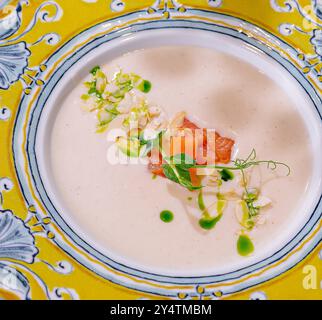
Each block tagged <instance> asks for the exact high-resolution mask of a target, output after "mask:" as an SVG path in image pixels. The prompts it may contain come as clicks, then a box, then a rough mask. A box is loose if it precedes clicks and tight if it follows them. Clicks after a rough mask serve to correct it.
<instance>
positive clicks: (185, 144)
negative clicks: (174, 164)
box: [148, 117, 235, 185]
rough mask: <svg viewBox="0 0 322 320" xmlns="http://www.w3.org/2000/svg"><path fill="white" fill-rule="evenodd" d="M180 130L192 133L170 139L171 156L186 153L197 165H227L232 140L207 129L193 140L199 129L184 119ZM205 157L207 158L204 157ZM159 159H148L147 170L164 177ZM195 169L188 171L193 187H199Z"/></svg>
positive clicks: (232, 144)
mask: <svg viewBox="0 0 322 320" xmlns="http://www.w3.org/2000/svg"><path fill="white" fill-rule="evenodd" d="M180 129H182V130H184V129H190V130H191V131H192V132H190V133H185V134H184V136H183V137H174V138H173V139H171V148H170V150H171V151H170V154H171V155H175V154H179V153H187V154H189V155H190V156H191V157H192V158H194V159H195V160H196V162H197V164H207V163H208V164H210V163H209V159H213V160H214V161H210V162H211V163H214V162H215V163H224V164H227V163H229V162H230V160H231V154H232V148H233V146H234V144H235V141H234V140H232V139H230V138H226V137H222V136H221V135H220V134H219V133H217V132H215V131H207V129H203V131H202V135H201V134H200V137H199V138H197V139H195V138H194V137H195V130H197V129H200V128H199V127H198V126H197V125H196V124H195V123H193V122H192V121H190V120H189V119H187V118H186V117H185V118H184V120H183V123H182V126H181V127H180V128H179V130H180ZM185 140H186V141H185ZM195 141H197V143H198V146H197V148H195ZM206 155H208V156H207V157H206ZM159 159H160V161H155V159H154V160H152V159H151V158H150V163H149V166H148V169H149V170H150V171H151V172H152V173H153V174H155V175H158V176H162V177H165V175H164V172H163V168H162V162H163V161H162V157H161V156H160V158H159ZM207 159H208V162H207ZM195 169H196V168H191V169H190V170H189V172H190V177H191V182H192V183H193V184H194V185H200V180H199V177H198V176H197V174H196V170H195Z"/></svg>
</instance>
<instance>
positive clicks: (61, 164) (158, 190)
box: [50, 47, 311, 274]
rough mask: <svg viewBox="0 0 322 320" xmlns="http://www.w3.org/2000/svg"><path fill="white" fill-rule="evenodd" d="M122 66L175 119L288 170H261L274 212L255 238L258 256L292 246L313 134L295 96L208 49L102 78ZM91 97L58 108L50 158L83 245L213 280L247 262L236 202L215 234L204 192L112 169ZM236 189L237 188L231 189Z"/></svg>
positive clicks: (143, 55) (158, 54) (133, 63)
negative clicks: (201, 199)
mask: <svg viewBox="0 0 322 320" xmlns="http://www.w3.org/2000/svg"><path fill="white" fill-rule="evenodd" d="M119 67H120V68H122V70H123V71H124V72H135V73H137V74H139V75H140V76H142V77H143V78H145V79H149V80H150V81H151V83H152V86H153V87H152V90H151V91H150V92H149V93H148V94H147V98H148V100H149V101H150V102H151V103H153V104H155V105H158V106H160V107H162V109H163V110H165V111H166V113H167V114H168V115H169V117H171V116H173V115H174V114H176V113H178V112H180V111H182V110H184V111H185V112H186V113H187V114H189V115H190V116H191V118H193V119H195V121H196V122H198V124H199V125H200V126H204V127H208V128H216V130H218V131H219V132H220V133H221V134H224V135H225V136H228V137H232V138H233V139H234V140H235V147H234V154H233V157H240V158H246V157H247V156H248V154H249V153H250V152H251V150H252V149H253V148H255V149H256V151H257V156H258V158H259V159H266V160H270V159H274V160H277V161H281V162H283V163H287V165H289V166H290V168H291V175H290V176H288V177H286V176H285V174H283V172H280V171H283V168H281V170H278V172H271V171H270V170H267V169H266V167H265V166H264V167H261V168H260V169H259V168H254V170H253V174H252V179H254V180H253V181H252V182H251V183H252V184H254V185H256V186H257V185H259V186H260V188H261V191H262V193H263V194H264V195H265V196H266V197H268V198H269V199H270V200H271V202H272V203H271V205H270V206H269V207H268V208H265V210H263V211H262V213H261V215H262V217H261V219H260V221H259V223H258V224H257V225H256V227H254V228H253V229H252V230H251V231H250V232H249V237H250V238H251V239H252V242H253V244H254V247H255V250H254V252H253V254H252V255H257V254H262V253H263V252H268V251H269V249H270V243H271V242H272V239H277V238H279V237H282V235H283V233H284V232H285V230H287V227H288V225H289V224H290V222H291V221H292V220H294V219H297V218H298V217H299V216H300V215H301V212H299V210H297V208H298V207H299V206H300V204H301V201H302V198H303V196H304V193H305V189H306V186H307V184H308V180H309V177H310V175H311V172H310V165H308V164H310V162H311V156H310V152H311V151H310V145H309V139H308V133H307V130H306V128H305V126H304V123H303V122H302V119H301V116H300V115H299V113H298V112H297V111H296V109H295V108H294V101H292V98H291V96H290V95H288V94H287V93H286V92H284V91H283V90H282V89H281V87H280V86H279V85H278V84H276V83H275V82H273V81H272V80H271V79H270V78H269V77H268V76H267V75H265V74H264V73H263V72H260V71H259V70H257V69H256V68H254V67H253V66H252V65H250V64H247V63H245V62H243V61H241V60H239V59H237V58H235V57H233V56H230V55H227V54H223V53H220V52H216V51H214V50H210V49H206V48H197V47H161V48H152V49H146V50H139V51H135V52H131V53H129V54H126V55H124V56H122V57H119V58H117V59H115V60H114V61H112V62H108V63H107V64H106V65H104V66H102V69H103V70H104V72H106V73H107V74H114V73H115V72H116V71H117V70H118V68H119ZM86 80H87V79H84V81H86ZM84 92H86V89H85V88H84V85H83V83H79V85H77V86H76V87H75V88H74V89H73V90H72V91H71V92H70V93H69V95H68V96H66V99H65V100H64V103H63V104H62V105H60V106H57V108H58V109H59V111H58V115H57V118H56V120H55V124H54V127H53V131H52V136H51V155H50V157H51V165H52V170H53V176H54V178H55V183H56V185H57V189H58V190H59V195H60V198H61V199H62V201H63V203H64V205H65V206H66V208H68V212H69V214H70V216H71V219H72V221H73V222H74V223H75V225H76V226H77V229H78V231H79V232H81V233H82V237H85V238H86V240H87V241H89V242H90V243H95V246H96V247H99V248H100V250H101V251H103V252H105V253H107V254H109V255H110V256H112V257H113V258H115V259H117V260H119V261H122V262H124V261H127V262H128V263H129V264H131V265H134V266H140V267H142V268H144V269H146V270H152V271H154V270H165V271H167V272H168V273H171V272H174V273H176V274H186V273H188V274H200V272H204V273H208V272H209V273H211V272H215V271H219V270H222V269H224V268H225V267H227V265H229V266H233V265H234V264H238V263H239V261H240V260H241V259H246V260H247V259H248V257H241V256H240V255H239V254H238V252H237V250H236V242H237V239H238V234H239V232H240V230H241V227H240V224H239V223H238V221H237V219H236V215H235V203H233V202H228V205H227V208H226V210H225V212H224V214H223V217H222V219H221V220H220V222H218V224H217V225H216V227H215V228H214V229H212V230H203V229H202V228H200V227H199V225H198V217H197V213H196V211H195V203H196V201H197V199H196V198H197V193H196V192H192V193H189V191H187V190H186V189H184V188H182V187H181V186H180V185H178V184H175V183H173V182H171V181H169V180H167V179H164V178H161V177H158V178H156V179H152V178H151V173H150V172H149V171H148V169H147V166H146V165H144V164H141V165H131V164H128V165H122V164H116V165H112V164H111V163H109V162H108V161H107V153H108V150H109V148H110V146H111V142H110V141H108V139H107V135H108V131H107V132H105V133H100V134H99V133H96V132H95V125H96V117H95V115H93V114H92V113H88V112H86V111H84V110H83V109H82V108H81V106H82V104H83V101H82V100H81V98H80V97H81V96H82V94H84ZM115 126H116V124H112V126H111V127H112V128H113V127H115ZM230 187H231V185H230V183H227V185H226V186H225V187H224V188H226V191H229V188H230ZM212 196H213V195H211V194H208V195H206V196H205V201H208V200H207V197H212ZM163 210H170V211H171V212H172V213H173V215H174V219H173V220H172V221H171V223H164V222H163V221H162V220H161V219H160V212H161V211H163Z"/></svg>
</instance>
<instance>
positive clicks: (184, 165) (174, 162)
mask: <svg viewBox="0 0 322 320" xmlns="http://www.w3.org/2000/svg"><path fill="white" fill-rule="evenodd" d="M163 159H164V160H165V161H166V164H163V165H162V168H163V172H164V174H165V176H166V177H167V178H168V179H169V180H171V181H174V182H176V183H179V184H180V185H182V186H183V187H185V188H187V189H188V190H190V191H192V190H198V189H200V188H201V186H194V185H193V184H192V181H191V176H190V172H189V169H190V168H193V167H194V165H195V164H196V161H195V160H193V159H192V158H191V157H190V156H188V155H186V154H184V153H182V154H178V155H175V156H172V157H170V158H168V157H163Z"/></svg>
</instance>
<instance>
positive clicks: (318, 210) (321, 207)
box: [13, 10, 322, 296]
mask: <svg viewBox="0 0 322 320" xmlns="http://www.w3.org/2000/svg"><path fill="white" fill-rule="evenodd" d="M189 12H194V13H197V14H199V15H201V16H202V15H203V16H207V15H208V16H210V17H214V16H220V17H226V18H229V19H231V20H233V21H234V22H241V21H242V20H240V19H237V18H234V17H231V16H227V15H224V14H214V13H213V12H208V11H202V10H189ZM142 13H145V12H144V11H139V12H136V13H131V14H127V15H124V16H123V17H121V18H117V19H122V18H123V19H124V18H126V17H129V18H131V19H132V18H136V17H139V16H140V14H142ZM113 20H115V19H112V20H107V21H109V22H111V21H113ZM107 21H105V22H102V23H100V24H98V25H96V26H93V27H91V28H89V29H87V30H85V31H83V32H82V33H81V34H79V35H77V36H75V37H74V38H73V39H71V40H70V41H69V42H67V43H66V44H65V45H64V46H63V47H62V48H60V49H58V50H57V51H56V52H55V53H54V54H53V55H52V56H51V57H50V58H48V60H47V62H45V64H46V65H48V64H50V63H52V62H55V59H56V57H59V56H60V55H62V54H63V53H64V52H65V51H66V50H67V49H68V46H69V45H73V44H75V43H77V41H78V39H80V38H81V37H82V36H84V35H86V34H91V32H92V31H93V30H95V29H96V28H99V27H100V26H101V25H102V24H104V23H106V22H107ZM243 23H244V24H245V23H247V25H248V26H250V27H254V26H253V25H252V24H250V23H248V22H245V21H243ZM165 28H173V29H174V28H180V29H182V28H188V29H197V30H204V31H210V32H216V33H221V34H224V35H228V36H231V37H234V38H236V39H239V40H242V41H244V42H246V43H249V44H251V45H252V46H254V47H256V48H257V49H259V50H261V52H263V53H265V54H266V55H268V56H270V57H271V58H273V59H274V60H275V61H276V62H278V63H279V64H280V65H282V66H283V67H284V68H285V69H286V70H287V71H288V72H289V73H291V74H292V76H293V77H294V78H295V79H296V80H297V81H298V82H299V84H300V85H301V86H302V88H303V89H304V90H305V91H306V92H307V94H308V95H309V96H310V98H311V100H312V102H313V104H314V106H315V108H316V110H317V112H318V114H319V116H320V118H321V120H322V116H321V114H322V107H321V105H322V104H321V98H320V97H319V95H318V94H317V93H316V91H315V90H314V88H313V87H312V85H311V84H310V82H309V81H308V80H307V79H306V78H305V76H304V75H303V74H302V73H301V72H300V71H299V70H298V69H296V68H295V67H294V66H293V65H292V64H291V63H290V62H289V61H288V60H286V59H285V58H283V57H281V56H280V55H279V53H278V52H276V51H274V50H272V49H268V48H267V46H265V45H264V44H262V43H260V42H258V41H257V40H255V39H252V38H249V37H248V36H247V35H246V34H244V33H240V32H238V31H236V30H234V29H231V28H228V27H222V26H219V25H216V24H212V23H205V22H200V21H191V20H190V21H187V20H180V19H176V20H158V21H151V22H145V23H136V24H132V25H131V28H130V30H129V29H128V28H125V29H120V30H117V31H114V32H111V33H108V34H106V35H103V36H100V37H97V38H95V39H94V40H92V41H91V42H89V43H87V44H86V45H85V46H82V47H81V48H80V49H79V50H77V51H76V52H75V53H73V54H72V55H71V56H69V57H68V58H67V59H66V60H65V61H64V63H62V64H61V65H60V66H59V67H58V68H57V70H56V71H55V72H54V73H53V75H52V76H51V78H50V79H49V80H48V82H47V83H46V84H45V85H44V87H43V90H42V92H41V93H40V95H39V97H38V99H37V102H36V106H35V108H34V109H33V112H32V117H31V122H30V124H29V126H28V138H27V146H26V149H27V154H28V160H29V163H30V168H31V173H32V178H33V181H34V184H35V187H36V189H37V192H38V193H39V195H40V198H41V200H42V202H43V204H44V206H45V207H46V209H47V210H48V213H49V214H50V215H51V217H52V218H53V219H54V220H55V222H56V223H57V224H58V225H59V227H60V228H61V229H62V231H63V232H64V233H65V234H67V235H68V236H69V237H70V238H71V239H72V240H73V241H74V242H75V243H76V244H77V245H78V246H79V247H80V248H82V249H83V250H84V251H86V252H87V253H89V254H90V255H92V256H94V257H95V258H96V259H98V260H99V261H101V262H102V263H104V264H107V265H109V266H110V267H112V268H113V269H115V270H118V271H121V272H124V273H125V274H129V275H132V276H136V277H139V278H141V279H147V280H152V281H156V282H159V283H168V284H178V285H183V284H192V285H197V284H209V283H219V282H222V281H230V280H233V279H238V278H241V277H243V276H245V275H247V274H251V273H253V272H255V271H257V270H259V269H262V268H264V267H266V266H268V265H270V264H272V263H274V262H276V261H278V260H280V259H281V258H282V257H284V256H285V255H287V254H288V253H289V252H290V251H292V250H293V249H294V248H295V247H296V246H297V245H298V244H299V243H300V242H301V241H302V240H303V239H304V238H305V237H306V236H307V235H308V234H309V233H310V232H311V230H312V229H313V228H314V227H315V226H316V224H317V223H318V221H319V220H320V218H321V216H322V201H321V200H322V195H321V197H320V199H319V201H318V203H317V204H316V207H315V210H314V212H313V213H312V215H311V216H310V218H309V220H308V221H307V222H306V224H305V225H304V226H303V228H302V229H301V230H300V231H299V232H298V234H297V235H296V236H295V237H294V238H293V239H292V240H290V241H289V242H288V244H286V245H285V246H284V247H283V248H282V249H280V250H278V251H277V252H275V253H274V254H272V255H271V256H270V257H268V258H265V259H263V260H262V261H259V262H257V263H255V264H253V265H250V266H247V267H244V268H241V269H239V270H235V271H232V272H229V273H226V274H218V275H211V276H199V277H198V276H195V277H178V276H166V275H161V274H155V273H150V272H145V271H143V270H139V269H135V268H132V267H128V266H126V265H124V264H120V263H118V262H116V261H114V260H112V259H110V258H109V257H107V256H105V255H103V254H102V253H100V252H98V251H97V250H96V249H94V248H93V247H92V246H90V245H89V244H88V243H86V241H84V240H83V239H81V238H80V237H79V236H78V235H77V234H76V233H75V232H74V231H73V230H72V229H71V228H70V227H69V226H68V225H67V223H66V222H65V221H64V219H63V218H62V217H61V216H60V214H59V212H58V211H57V210H56V208H55V206H54V204H53V203H52V202H51V200H50V198H49V196H48V194H47V193H46V190H45V188H44V186H43V183H42V179H41V176H40V173H39V170H38V165H37V158H36V153H35V142H36V133H37V128H38V123H39V119H40V117H41V112H42V110H43V108H42V107H43V106H44V105H45V104H46V101H47V100H48V98H49V96H50V94H51V92H52V90H53V89H54V88H55V86H56V84H57V83H58V82H59V80H60V79H61V78H62V76H63V75H64V73H65V72H66V71H68V69H69V68H70V67H71V66H72V65H73V64H74V63H76V62H77V61H78V60H79V59H80V58H82V57H83V56H85V55H86V54H87V53H88V52H90V51H91V50H92V49H94V48H96V47H98V46H100V45H102V44H104V43H106V42H109V41H111V40H113V39H116V38H118V37H120V36H123V35H125V34H129V33H135V32H141V31H146V30H156V29H158V30H160V29H165ZM270 36H271V37H273V38H275V39H278V40H279V41H280V42H281V40H280V39H279V38H276V37H275V36H273V35H270ZM283 46H285V47H286V48H287V49H288V50H292V51H295V50H294V49H293V48H291V47H289V46H288V45H287V44H286V43H284V45H283ZM25 100H26V98H25V97H23V98H22V100H21V103H20V105H19V109H18V113H17V117H16V122H15V127H14V137H13V154H14V159H15V167H16V171H17V173H18V179H19V182H20V185H21V189H22V192H23V194H24V196H25V198H26V201H27V203H28V204H32V202H33V200H32V199H33V198H32V196H31V194H30V192H29V190H28V187H27V185H26V184H25V183H24V182H23V180H24V179H23V177H24V172H23V170H22V169H21V168H20V167H19V165H18V164H17V161H16V160H17V159H18V158H19V145H18V143H17V141H18V138H17V136H18V133H19V130H20V129H21V123H22V122H23V121H22V120H23V118H21V117H23V116H22V113H21V110H22V108H23V105H24V103H25V102H26V101H25ZM321 239H322V230H320V231H319V232H318V234H317V236H315V238H314V241H313V242H312V244H311V246H310V248H308V249H306V250H305V252H303V253H302V255H301V257H300V258H298V259H297V261H295V262H293V263H291V264H290V266H288V268H286V269H285V270H283V271H282V272H280V273H278V274H274V275H272V276H271V275H269V276H268V277H267V278H261V277H259V278H258V277H257V278H255V279H253V280H252V281H248V282H247V281H246V282H242V283H241V284H239V285H235V286H233V289H232V290H230V291H226V292H224V293H225V294H230V293H234V292H237V291H240V290H243V289H246V288H248V287H251V286H254V285H257V284H259V283H263V282H265V281H267V280H269V279H271V278H273V277H276V276H278V275H279V274H281V273H283V272H285V271H287V270H288V269H290V268H292V267H293V266H294V265H295V264H297V263H298V262H299V261H301V260H302V259H304V257H305V256H306V255H307V254H309V252H311V251H312V250H313V249H314V247H316V246H317V245H318V244H319V243H320V241H321ZM54 241H55V242H56V243H57V245H58V246H60V247H61V248H62V250H64V251H65V252H66V253H68V254H69V255H71V256H72V257H74V258H75V259H76V260H77V261H78V262H79V263H80V264H82V265H84V266H85V267H86V268H88V269H90V270H92V271H93V272H95V273H96V274H98V275H100V276H102V277H104V278H107V279H108V280H110V281H112V282H115V283H118V284H121V285H124V286H127V287H130V288H133V289H136V290H140V291H145V292H152V293H158V294H162V295H169V296H173V294H171V292H170V291H168V290H164V289H155V290H152V291H151V290H145V289H144V288H139V287H138V286H135V285H132V286H131V285H130V284H129V283H127V282H123V281H121V280H120V279H117V278H116V277H113V276H112V277H111V276H110V275H107V274H105V273H103V272H101V270H98V269H97V268H94V267H93V266H92V265H91V264H90V263H89V262H88V261H85V259H83V258H82V257H81V256H80V255H79V254H78V253H76V252H74V251H73V250H72V249H71V248H70V247H69V246H67V245H66V244H65V243H64V242H61V241H59V240H57V239H54Z"/></svg>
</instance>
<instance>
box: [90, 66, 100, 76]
mask: <svg viewBox="0 0 322 320" xmlns="http://www.w3.org/2000/svg"><path fill="white" fill-rule="evenodd" d="M100 69H101V67H100V66H95V67H94V68H93V69H92V70H91V71H90V73H91V74H92V75H93V76H95V75H96V72H97V71H98V70H100Z"/></svg>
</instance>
